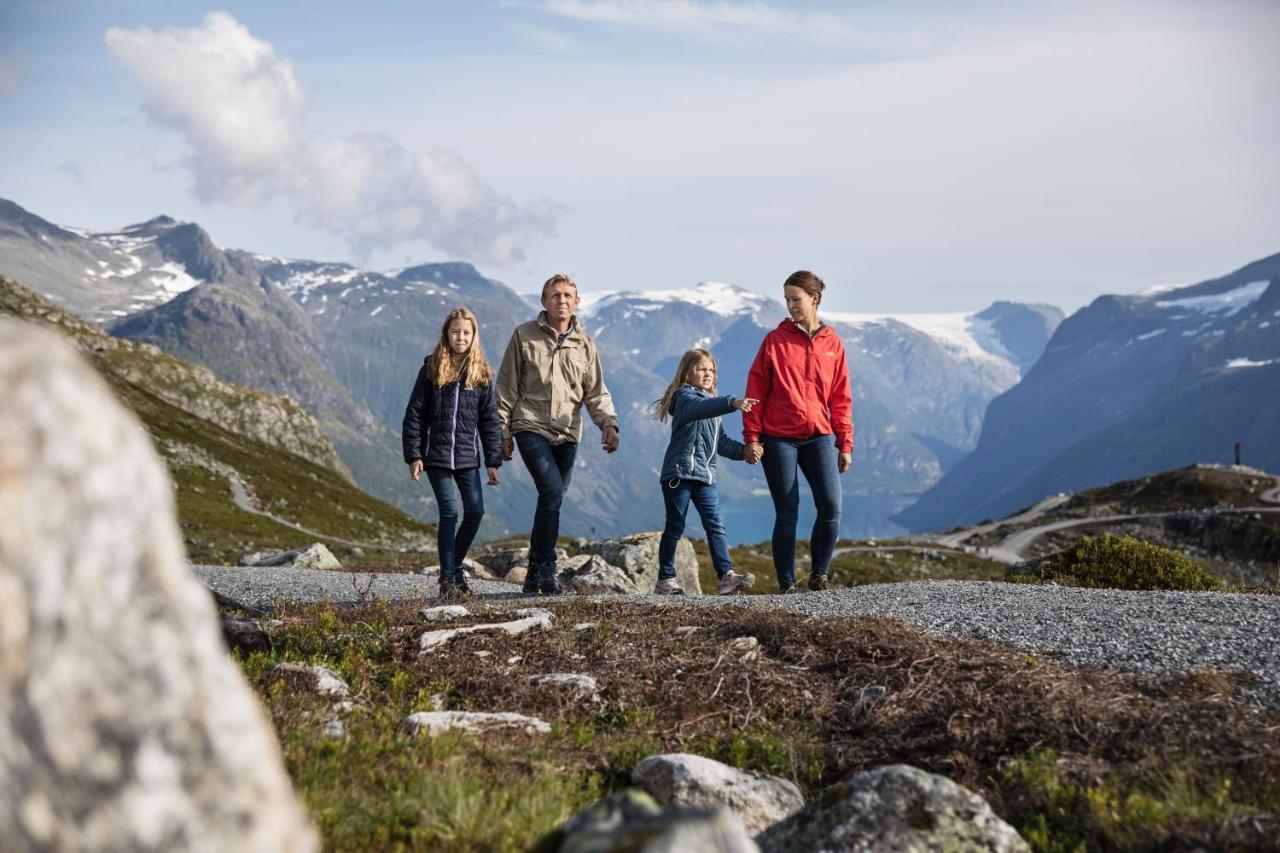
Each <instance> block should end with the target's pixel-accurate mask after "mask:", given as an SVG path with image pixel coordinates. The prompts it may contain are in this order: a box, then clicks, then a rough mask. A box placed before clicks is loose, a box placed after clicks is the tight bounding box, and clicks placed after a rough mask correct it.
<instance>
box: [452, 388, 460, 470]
mask: <svg viewBox="0 0 1280 853" xmlns="http://www.w3.org/2000/svg"><path fill="white" fill-rule="evenodd" d="M461 388H462V382H461V381H459V382H457V383H456V384H455V385H454V386H453V426H452V428H450V430H449V439H450V441H449V467H450V468H453V467H454V451H455V450H457V449H458V393H459V389H461Z"/></svg>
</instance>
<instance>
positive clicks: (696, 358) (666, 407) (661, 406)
mask: <svg viewBox="0 0 1280 853" xmlns="http://www.w3.org/2000/svg"><path fill="white" fill-rule="evenodd" d="M704 358H705V359H706V360H707V361H710V362H711V366H712V367H713V368H715V369H716V373H719V372H720V368H719V365H717V364H716V357H715V356H714V355H712V354H711V353H709V352H708V351H707V350H704V349H691V350H689V351H688V352H686V353H685V354H684V355H683V356H681V357H680V364H679V366H678V367H676V375H675V378H674V379H672V380H671V384H670V385H668V386H667V390H666V391H663V392H662V396H661V397H659V398H658V399H657V400H654V401H653V402H652V403H650V404H649V411H650V412H651V413H652V414H653V417H654V418H655V419H656V420H658V421H665V420H666V419H667V415H669V414H671V404H672V402H673V401H674V400H675V398H676V392H677V391H679V390H680V389H681V388H683V387H684V386H686V385H692V384H693V383H692V382H690V381H689V380H690V378H691V376H692V374H693V369H694V368H695V367H697V366H698V365H699V364H701V363H702V360H703V359H704ZM715 392H716V386H715V385H712V386H711V393H712V394H714V393H715Z"/></svg>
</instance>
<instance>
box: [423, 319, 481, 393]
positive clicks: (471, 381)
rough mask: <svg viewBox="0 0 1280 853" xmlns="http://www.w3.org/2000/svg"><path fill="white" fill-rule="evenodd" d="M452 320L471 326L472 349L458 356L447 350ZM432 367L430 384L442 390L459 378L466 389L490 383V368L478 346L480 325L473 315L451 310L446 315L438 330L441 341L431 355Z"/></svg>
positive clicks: (448, 348)
mask: <svg viewBox="0 0 1280 853" xmlns="http://www.w3.org/2000/svg"><path fill="white" fill-rule="evenodd" d="M454 320H466V321H467V322H468V323H470V324H471V348H470V349H468V350H467V351H466V352H465V353H462V354H461V355H457V354H455V353H454V351H453V350H452V349H451V348H450V347H449V325H450V324H451V323H453V321H454ZM431 366H432V381H434V382H435V384H436V387H437V388H443V387H444V386H445V385H448V384H449V383H451V382H457V381H458V380H459V379H461V380H462V384H463V386H464V387H467V388H477V387H479V386H481V385H488V384H489V383H490V382H491V381H493V368H492V367H490V366H489V360H488V359H487V358H485V357H484V347H483V346H481V345H480V324H479V323H477V322H476V315H475V314H472V313H471V312H470V311H469V310H468V309H466V308H454V309H453V310H452V311H450V312H449V314H448V316H447V317H445V318H444V325H443V326H441V327H440V340H439V342H437V343H436V348H435V351H434V352H432V353H431ZM464 368H465V371H466V373H465V375H463V370H464Z"/></svg>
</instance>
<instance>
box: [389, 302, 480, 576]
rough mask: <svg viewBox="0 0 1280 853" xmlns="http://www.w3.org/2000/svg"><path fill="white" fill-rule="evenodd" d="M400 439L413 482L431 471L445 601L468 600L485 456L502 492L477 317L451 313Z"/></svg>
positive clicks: (427, 361)
mask: <svg viewBox="0 0 1280 853" xmlns="http://www.w3.org/2000/svg"><path fill="white" fill-rule="evenodd" d="M401 434H402V436H403V441H404V461H405V464H407V465H408V466H409V476H410V477H411V478H412V479H414V480H417V479H418V478H419V477H421V476H422V472H423V470H424V469H425V470H426V472H427V479H428V480H429V481H430V483H431V489H432V491H434V492H435V495H436V505H437V506H438V507H439V510H440V524H439V531H438V544H439V547H440V597H441V598H456V597H460V596H465V595H470V594H471V590H470V589H469V588H468V587H467V581H466V578H465V577H464V576H463V574H462V561H463V559H464V558H465V557H466V556H467V549H468V548H470V547H471V540H473V539H474V538H475V536H476V531H477V530H478V529H479V528H480V519H481V518H482V517H483V516H484V496H483V494H481V489H482V488H483V487H482V486H481V484H480V462H481V458H482V456H483V461H484V466H485V468H487V469H488V474H489V485H491V486H496V485H498V468H499V467H501V465H502V430H501V428H500V427H499V426H498V407H497V401H496V400H495V398H494V393H493V369H492V368H491V367H490V366H489V362H488V361H487V360H486V359H485V357H484V348H483V347H481V346H480V327H479V324H477V323H476V317H475V315H474V314H472V313H471V312H470V311H468V310H467V309H466V308H455V309H453V310H452V311H450V312H449V316H448V317H446V318H445V321H444V326H443V327H442V328H441V329H440V342H439V343H438V344H437V345H436V348H435V352H433V353H431V355H429V356H427V357H426V359H424V360H423V363H422V368H421V369H420V370H419V371H418V381H417V382H415V383H414V385H413V394H412V395H411V396H410V397H409V405H408V406H407V407H406V408H405V410H404V424H403V426H402V430H401ZM459 494H461V497H462V500H461V505H462V524H461V526H459V525H458V506H459V500H458V496H459ZM455 528H456V533H455Z"/></svg>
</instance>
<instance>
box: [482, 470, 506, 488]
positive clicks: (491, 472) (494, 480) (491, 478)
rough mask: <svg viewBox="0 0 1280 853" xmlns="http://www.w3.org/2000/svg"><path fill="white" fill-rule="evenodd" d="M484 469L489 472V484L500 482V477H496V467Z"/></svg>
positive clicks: (494, 484) (493, 484)
mask: <svg viewBox="0 0 1280 853" xmlns="http://www.w3.org/2000/svg"><path fill="white" fill-rule="evenodd" d="M486 470H487V471H488V472H489V485H490V486H496V485H498V483H500V482H502V480H500V479H499V478H498V469H497V468H487V469H486Z"/></svg>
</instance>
